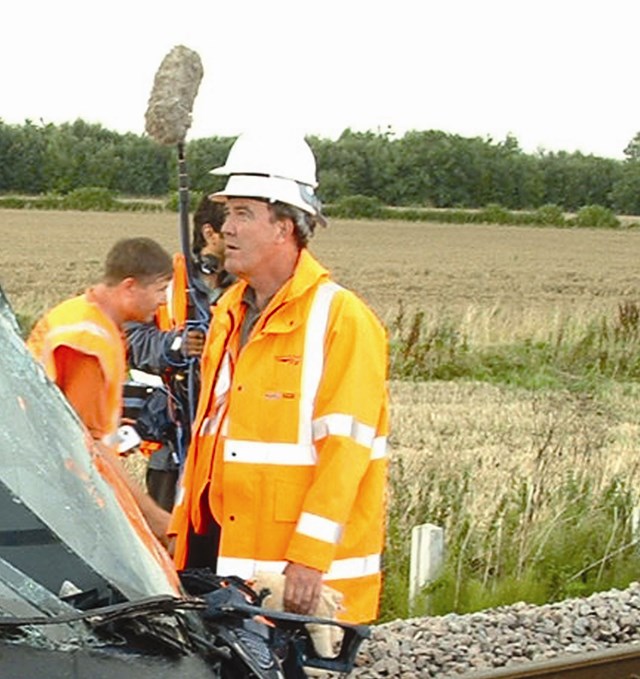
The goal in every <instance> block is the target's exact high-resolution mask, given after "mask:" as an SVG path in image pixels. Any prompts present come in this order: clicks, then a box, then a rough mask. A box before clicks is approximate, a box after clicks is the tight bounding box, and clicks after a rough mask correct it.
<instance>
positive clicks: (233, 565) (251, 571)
mask: <svg viewBox="0 0 640 679" xmlns="http://www.w3.org/2000/svg"><path fill="white" fill-rule="evenodd" d="M217 563H218V565H217V566H216V573H217V574H218V575H237V576H238V577H240V578H243V579H245V580H246V579H248V578H251V577H252V576H254V575H255V574H256V573H258V572H259V571H268V572H270V573H282V571H284V569H285V567H286V565H287V562H286V561H256V560H254V559H235V558H233V557H230V556H219V557H218V562H217Z"/></svg>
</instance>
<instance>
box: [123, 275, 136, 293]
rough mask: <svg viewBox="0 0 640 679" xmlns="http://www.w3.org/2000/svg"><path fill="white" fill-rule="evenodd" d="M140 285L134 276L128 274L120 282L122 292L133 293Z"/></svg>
mask: <svg viewBox="0 0 640 679" xmlns="http://www.w3.org/2000/svg"><path fill="white" fill-rule="evenodd" d="M137 287H138V281H137V280H136V279H135V278H134V277H133V276H127V278H123V279H122V280H121V281H120V282H119V283H118V288H120V291H121V292H122V293H125V294H126V293H131V292H133V291H134V290H135V289H136V288H137Z"/></svg>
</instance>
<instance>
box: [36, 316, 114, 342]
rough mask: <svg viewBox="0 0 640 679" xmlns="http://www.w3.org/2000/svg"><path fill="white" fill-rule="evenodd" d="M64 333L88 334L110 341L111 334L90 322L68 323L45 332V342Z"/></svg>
mask: <svg viewBox="0 0 640 679" xmlns="http://www.w3.org/2000/svg"><path fill="white" fill-rule="evenodd" d="M65 332H89V333H91V334H92V335H97V336H98V337H102V339H106V340H110V339H111V334H110V333H108V332H107V331H106V330H105V329H104V328H102V327H101V326H99V325H98V324H97V323H92V322H91V321H80V322H79V323H69V324H67V325H58V326H56V327H55V328H52V329H50V330H49V331H48V332H47V342H49V340H50V339H51V338H52V337H56V336H57V335H62V334H63V333H65Z"/></svg>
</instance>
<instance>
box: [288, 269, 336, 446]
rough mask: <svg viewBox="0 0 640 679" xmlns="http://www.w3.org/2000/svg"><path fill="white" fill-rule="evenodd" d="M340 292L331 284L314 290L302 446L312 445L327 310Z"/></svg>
mask: <svg viewBox="0 0 640 679" xmlns="http://www.w3.org/2000/svg"><path fill="white" fill-rule="evenodd" d="M341 289H342V288H341V287H340V286H339V285H338V284H337V283H333V282H328V283H324V284H323V285H321V286H320V287H319V288H318V289H317V290H316V294H315V297H314V298H313V302H312V304H311V309H310V311H309V316H308V318H307V326H306V331H305V336H304V353H303V364H302V376H301V379H300V413H299V417H298V442H299V443H302V444H308V445H309V444H311V436H312V431H311V421H312V418H313V410H314V406H315V402H316V397H317V395H318V387H319V386H320V380H321V378H322V372H323V370H324V338H325V335H326V332H327V324H328V322H329V311H330V309H331V302H332V301H333V297H334V295H335V294H336V292H338V290H341Z"/></svg>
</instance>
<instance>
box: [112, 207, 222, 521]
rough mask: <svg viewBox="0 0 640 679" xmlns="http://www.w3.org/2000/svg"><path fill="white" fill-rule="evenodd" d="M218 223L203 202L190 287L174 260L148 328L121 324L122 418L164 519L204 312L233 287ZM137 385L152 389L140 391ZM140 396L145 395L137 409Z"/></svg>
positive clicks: (180, 258) (185, 433)
mask: <svg viewBox="0 0 640 679" xmlns="http://www.w3.org/2000/svg"><path fill="white" fill-rule="evenodd" d="M223 222H224V207H223V206H222V205H220V204H219V203H214V202H213V201H212V200H211V199H210V198H209V196H207V195H205V196H202V198H201V200H200V202H199V204H198V206H197V208H196V210H195V212H194V215H193V236H192V242H191V257H192V263H193V270H194V271H195V272H196V274H197V275H196V276H195V277H194V279H193V280H192V281H191V282H190V281H189V280H188V273H187V263H186V259H185V256H184V254H183V253H178V254H176V255H174V258H173V279H172V281H171V285H170V286H169V289H168V292H167V302H166V304H163V305H161V306H160V307H159V308H158V311H157V312H156V315H155V322H153V323H139V322H133V323H127V324H125V333H126V337H127V346H128V361H129V366H130V368H133V369H135V370H136V373H135V376H136V380H137V382H136V381H134V382H131V381H129V382H128V383H127V384H126V385H125V415H127V416H129V417H131V418H132V419H134V420H135V424H134V426H135V428H136V430H137V431H138V432H139V434H140V435H141V437H142V439H143V441H142V443H141V445H140V447H139V449H140V451H141V452H142V453H143V454H144V455H146V456H147V458H148V462H147V472H146V484H147V490H148V492H149V494H150V495H151V497H153V498H154V500H156V502H157V503H158V504H159V505H160V506H162V507H164V508H165V509H167V510H168V511H171V509H172V507H173V503H174V499H175V490H176V483H177V480H178V475H179V473H180V469H181V467H182V465H183V463H184V458H185V456H186V451H187V448H188V445H189V440H190V436H191V420H192V419H193V415H194V414H195V404H196V401H197V392H198V387H199V366H198V359H199V357H200V354H201V353H202V347H203V345H204V337H205V333H206V330H207V328H208V325H209V320H210V316H211V312H210V307H211V306H212V305H213V304H215V303H216V302H217V300H218V298H219V297H220V295H221V294H222V293H223V292H224V290H225V289H226V288H227V287H228V286H229V285H230V284H231V283H232V282H233V280H234V278H233V276H231V274H229V273H228V272H227V271H225V270H224V266H223V264H224V239H223V238H222V235H221V234H220V229H221V227H222V224H223ZM138 371H143V373H144V374H143V375H141V374H140V372H138ZM149 375H152V376H154V377H155V380H154V379H153V378H152V379H149ZM141 380H142V381H143V383H142V384H141V383H140V381H141ZM144 382H147V383H151V384H155V385H156V388H146V389H145V386H144ZM145 392H146V393H145ZM140 394H144V396H143V397H142V398H143V403H141V404H140ZM132 402H133V403H134V404H135V403H136V402H137V403H139V404H140V405H139V408H138V409H136V408H135V405H134V407H133V408H127V406H128V405H130V404H131V403H132Z"/></svg>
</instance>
